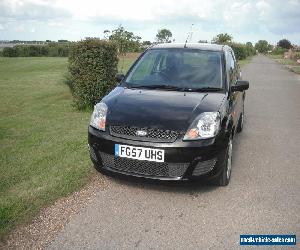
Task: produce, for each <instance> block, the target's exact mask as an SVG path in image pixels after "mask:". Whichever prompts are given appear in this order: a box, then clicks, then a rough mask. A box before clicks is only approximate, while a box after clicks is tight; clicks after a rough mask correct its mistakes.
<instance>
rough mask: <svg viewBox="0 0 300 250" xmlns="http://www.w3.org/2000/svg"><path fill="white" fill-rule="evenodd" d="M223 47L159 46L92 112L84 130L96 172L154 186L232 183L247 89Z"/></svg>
mask: <svg viewBox="0 0 300 250" xmlns="http://www.w3.org/2000/svg"><path fill="white" fill-rule="evenodd" d="M240 75H241V74H240V71H239V68H238V65H237V62H236V59H235V56H234V52H233V50H232V49H231V48H230V47H229V46H226V45H213V44H199V43H197V44H158V45H155V46H153V47H151V48H149V49H147V50H146V51H145V52H144V53H143V54H142V55H141V56H140V57H139V58H138V59H137V60H136V62H135V63H134V64H133V66H132V67H131V68H130V70H129V71H128V73H127V74H126V75H125V76H124V75H117V80H118V82H119V85H118V86H117V87H116V88H115V89H114V90H112V91H111V92H110V93H109V94H108V95H107V96H105V97H104V98H103V99H102V100H101V101H100V102H99V103H97V104H96V105H95V107H94V112H93V114H92V117H91V121H90V126H89V129H88V135H89V136H88V140H89V146H90V156H91V160H92V161H93V163H94V166H95V168H96V169H97V170H99V171H102V172H110V173H115V174H121V175H129V176H135V177H142V178H151V179H159V180H175V181H184V180H203V181H204V180H205V181H207V180H208V181H210V182H213V183H215V184H217V185H220V186H225V185H227V184H228V183H229V179H230V175H231V158H232V140H233V137H234V135H235V133H236V132H240V131H241V130H242V129H243V121H244V100H245V90H247V89H248V88H249V83H248V82H247V81H241V80H240Z"/></svg>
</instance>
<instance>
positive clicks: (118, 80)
mask: <svg viewBox="0 0 300 250" xmlns="http://www.w3.org/2000/svg"><path fill="white" fill-rule="evenodd" d="M124 77H125V75H124V74H122V73H118V74H116V81H117V82H121V81H122V80H123V78H124Z"/></svg>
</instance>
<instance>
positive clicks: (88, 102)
mask: <svg viewBox="0 0 300 250" xmlns="http://www.w3.org/2000/svg"><path fill="white" fill-rule="evenodd" d="M117 66H118V53H117V45H116V44H115V43H114V42H111V41H104V40H99V39H92V38H89V39H86V40H82V41H80V42H77V43H75V44H73V45H72V47H71V50H70V54H69V65H68V69H69V75H68V77H67V79H66V83H67V84H68V86H69V87H70V89H71V91H72V93H73V96H74V100H75V104H76V106H77V107H78V108H79V109H85V108H91V107H93V105H95V104H96V103H97V102H99V101H100V100H101V99H102V97H103V96H104V95H105V94H106V93H108V92H109V91H110V90H111V89H112V88H113V87H114V86H115V75H116V74H117Z"/></svg>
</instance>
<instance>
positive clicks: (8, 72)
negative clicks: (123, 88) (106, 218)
mask: <svg viewBox="0 0 300 250" xmlns="http://www.w3.org/2000/svg"><path fill="white" fill-rule="evenodd" d="M136 57H137V54H131V55H128V56H127V57H126V58H124V64H123V63H122V59H121V60H120V64H119V70H121V68H122V69H123V72H126V71H127V69H128V68H129V66H130V65H131V64H132V62H133V60H134V59H135V58H136ZM66 71H67V58H59V57H43V58H41V57H38V58H29V57H27V58H22V57H20V58H3V57H0V76H1V77H0V151H1V155H0V237H1V238H3V237H4V236H5V235H7V233H8V232H9V231H10V230H12V229H13V228H14V227H15V226H17V225H19V224H22V223H26V222H29V221H30V220H31V218H32V217H33V216H35V215H36V214H37V213H38V211H39V210H40V209H41V208H42V207H45V206H47V205H49V204H50V203H52V202H53V201H55V200H56V199H58V198H60V197H63V196H67V195H68V194H70V193H72V192H74V191H75V190H78V189H79V188H80V187H81V186H82V185H84V184H85V183H87V182H88V181H89V179H90V177H91V176H92V174H93V169H92V167H91V163H90V160H89V156H88V150H87V126H88V123H89V118H90V112H80V111H77V110H76V109H75V108H74V107H73V106H72V96H71V94H70V92H69V89H68V87H67V86H66V85H65V84H64V82H63V80H64V74H65V73H66Z"/></svg>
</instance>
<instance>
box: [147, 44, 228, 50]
mask: <svg viewBox="0 0 300 250" xmlns="http://www.w3.org/2000/svg"><path fill="white" fill-rule="evenodd" d="M179 48H188V49H200V50H210V51H224V50H225V49H227V50H228V49H230V47H229V46H227V45H220V44H211V43H186V45H185V43H159V44H155V45H153V46H152V47H151V48H149V49H179Z"/></svg>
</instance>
